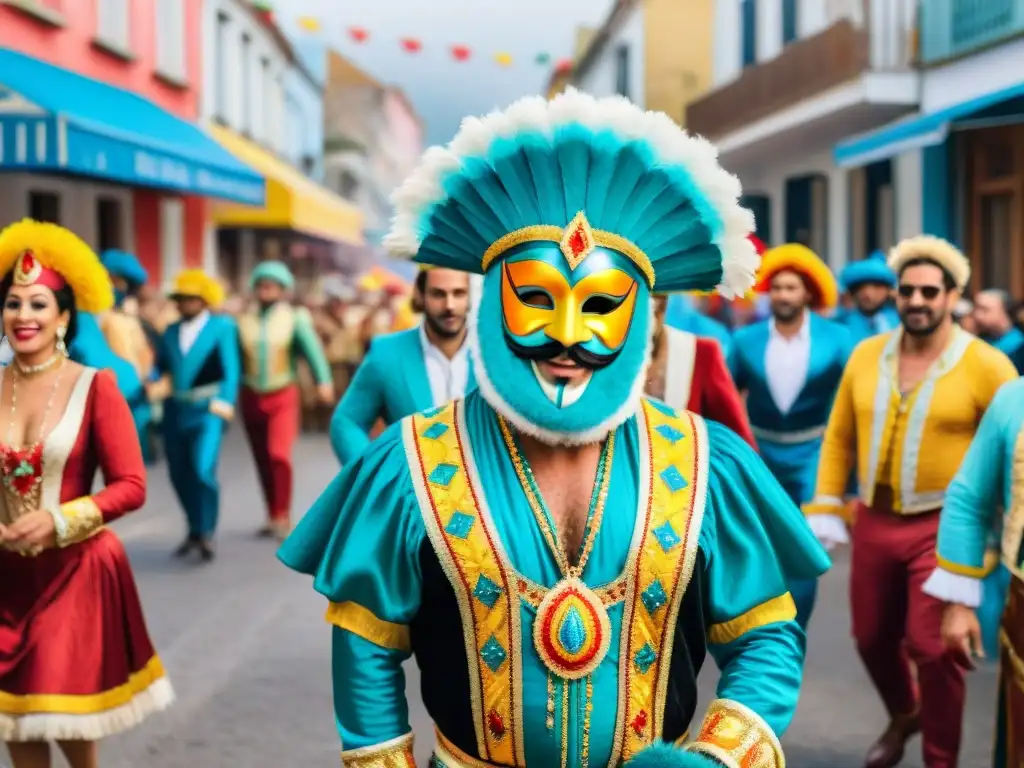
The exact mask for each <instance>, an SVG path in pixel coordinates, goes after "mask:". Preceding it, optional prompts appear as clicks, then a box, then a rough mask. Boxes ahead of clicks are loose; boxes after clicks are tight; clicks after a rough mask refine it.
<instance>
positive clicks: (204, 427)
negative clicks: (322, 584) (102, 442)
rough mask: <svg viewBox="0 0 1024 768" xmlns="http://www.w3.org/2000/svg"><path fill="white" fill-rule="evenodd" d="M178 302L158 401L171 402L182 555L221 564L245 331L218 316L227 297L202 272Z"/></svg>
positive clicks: (167, 420)
mask: <svg viewBox="0 0 1024 768" xmlns="http://www.w3.org/2000/svg"><path fill="white" fill-rule="evenodd" d="M171 296H172V298H173V299H174V300H175V301H176V302H177V304H178V312H179V313H180V314H181V320H180V321H179V322H177V323H172V324H171V325H170V326H168V328H167V330H166V331H165V332H164V334H163V336H162V337H161V338H160V343H159V345H158V347H157V367H158V369H159V371H160V373H161V378H160V380H159V381H158V382H157V383H155V384H153V385H150V387H149V393H150V399H153V400H156V399H161V400H165V405H164V418H163V422H162V426H163V433H164V452H165V453H166V455H167V465H168V469H169V470H170V474H171V484H172V485H173V486H174V491H175V493H176V494H177V496H178V500H179V502H180V503H181V506H182V508H183V509H184V510H185V517H186V519H187V521H188V536H187V538H186V539H185V541H184V542H183V543H182V544H181V546H179V547H178V549H177V550H176V551H175V555H176V556H177V557H186V556H187V555H188V554H189V553H191V552H192V551H197V552H198V553H199V556H200V558H201V559H202V560H203V561H204V562H208V561H210V560H212V559H213V557H214V550H213V534H214V532H215V531H216V528H217V517H218V514H219V512H220V482H219V480H218V478H217V461H218V459H219V458H220V445H221V438H222V437H223V435H224V430H225V428H226V426H227V424H228V422H229V421H231V419H232V418H233V417H234V413H235V403H236V401H237V398H238V387H239V383H240V380H241V370H242V363H241V354H240V351H239V342H238V328H237V327H236V325H235V321H234V320H233V319H231V318H230V317H228V316H226V315H214V314H211V312H210V310H211V309H216V308H217V307H218V306H219V305H220V303H221V302H222V301H223V299H224V293H223V289H221V287H220V285H219V284H218V283H217V282H216V281H215V280H213V279H212V278H210V277H208V276H207V275H205V274H204V273H203V272H202V271H200V270H186V271H185V272H182V273H181V274H180V275H179V276H178V279H177V281H176V282H175V286H174V291H173V293H172V294H171Z"/></svg>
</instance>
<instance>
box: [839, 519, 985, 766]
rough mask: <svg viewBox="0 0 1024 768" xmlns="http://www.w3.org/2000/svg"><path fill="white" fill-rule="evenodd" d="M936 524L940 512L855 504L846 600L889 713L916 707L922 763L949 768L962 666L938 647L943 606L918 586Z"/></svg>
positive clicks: (931, 555) (931, 560)
mask: <svg viewBox="0 0 1024 768" xmlns="http://www.w3.org/2000/svg"><path fill="white" fill-rule="evenodd" d="M938 530H939V513H938V512H926V513H924V514H920V515H910V516H905V517H901V516H897V515H894V514H892V513H890V512H886V511H879V510H875V509H871V508H868V507H865V506H864V505H863V504H862V505H859V506H858V509H857V517H856V521H855V523H854V526H853V535H852V543H853V560H852V563H851V572H850V604H851V607H852V613H853V635H854V638H855V639H856V641H857V650H858V652H859V653H860V657H861V660H862V661H863V662H864V666H865V667H867V670H868V674H869V675H870V676H871V680H872V682H873V683H874V684H875V688H877V689H878V692H879V694H881V696H882V701H883V702H885V706H886V708H887V709H888V710H889V714H890V715H891V716H893V717H895V716H897V715H910V714H913V713H915V712H917V713H919V715H918V718H919V721H920V723H921V737H922V741H923V746H924V763H925V765H926V766H927V768H955V767H956V765H957V756H958V754H959V752H960V731H961V726H962V722H963V712H964V699H965V695H966V685H965V681H964V670H963V668H962V667H961V666H960V665H959V664H958V663H957V662H956V660H955V657H954V656H953V655H952V654H950V653H948V652H947V651H946V650H945V649H944V647H943V643H942V614H943V611H944V609H945V604H944V603H942V601H940V600H936V599H935V598H934V597H931V596H929V595H926V594H925V593H924V592H923V591H922V590H921V587H922V585H923V584H924V582H925V580H926V579H927V578H928V576H929V575H930V574H931V572H932V571H933V570H934V569H935V565H936V558H935V543H936V537H937V535H938ZM915 670H916V675H915Z"/></svg>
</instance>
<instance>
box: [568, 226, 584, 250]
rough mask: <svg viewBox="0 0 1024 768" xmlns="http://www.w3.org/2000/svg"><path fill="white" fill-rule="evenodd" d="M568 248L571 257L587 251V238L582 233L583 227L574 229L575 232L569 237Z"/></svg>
mask: <svg viewBox="0 0 1024 768" xmlns="http://www.w3.org/2000/svg"><path fill="white" fill-rule="evenodd" d="M569 248H570V250H572V253H573V256H581V255H582V254H583V252H584V251H585V250H587V236H586V234H584V232H583V227H576V231H575V232H573V233H572V235H570V237H569Z"/></svg>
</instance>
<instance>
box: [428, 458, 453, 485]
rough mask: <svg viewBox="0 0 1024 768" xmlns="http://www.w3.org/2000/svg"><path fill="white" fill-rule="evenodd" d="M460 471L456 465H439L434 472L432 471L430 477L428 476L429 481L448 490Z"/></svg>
mask: <svg viewBox="0 0 1024 768" xmlns="http://www.w3.org/2000/svg"><path fill="white" fill-rule="evenodd" d="M458 471H459V468H458V467H457V466H455V465H454V464H438V465H437V466H436V467H434V469H433V471H431V473H430V475H428V476H427V480H429V481H430V482H431V483H432V484H434V485H440V486H442V487H444V488H447V487H448V485H449V484H450V483H451V481H452V480H453V479H454V478H455V475H456V474H458Z"/></svg>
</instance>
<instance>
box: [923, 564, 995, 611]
mask: <svg viewBox="0 0 1024 768" xmlns="http://www.w3.org/2000/svg"><path fill="white" fill-rule="evenodd" d="M922 589H923V590H924V593H925V594H926V595H931V596H932V597H937V598H938V599H939V600H942V601H943V602H946V603H957V604H958V605H965V606H967V607H968V608H977V607H978V606H980V605H981V579H976V578H974V577H973V576H961V575H960V574H958V573H950V572H949V571H947V570H945V569H943V568H936V569H935V570H934V571H932V575H931V576H929V577H928V581H926V582H925V583H924V587H922Z"/></svg>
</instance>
